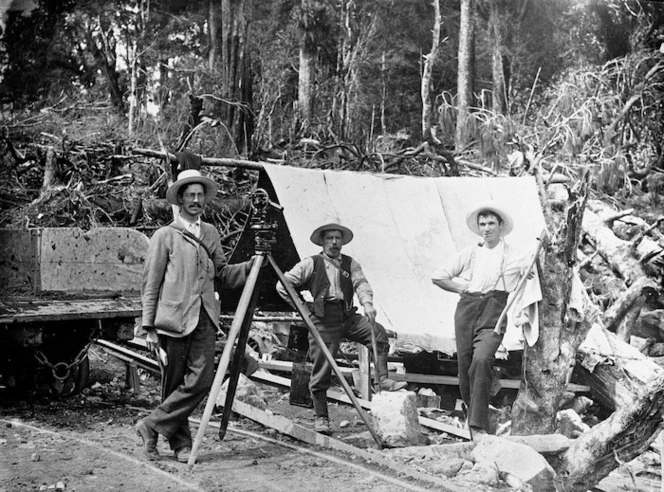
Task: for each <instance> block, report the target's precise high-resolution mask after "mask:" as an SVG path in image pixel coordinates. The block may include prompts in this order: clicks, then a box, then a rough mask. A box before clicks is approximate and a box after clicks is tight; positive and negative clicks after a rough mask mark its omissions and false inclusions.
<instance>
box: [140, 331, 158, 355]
mask: <svg viewBox="0 0 664 492" xmlns="http://www.w3.org/2000/svg"><path fill="white" fill-rule="evenodd" d="M143 329H144V330H145V331H146V332H147V335H146V336H145V343H146V344H147V347H148V350H149V351H150V352H154V351H155V350H157V349H158V348H159V335H157V330H155V329H154V326H144V327H143Z"/></svg>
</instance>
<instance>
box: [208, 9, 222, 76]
mask: <svg viewBox="0 0 664 492" xmlns="http://www.w3.org/2000/svg"><path fill="white" fill-rule="evenodd" d="M220 18H221V2H220V1H219V0H208V46H209V51H208V67H209V68H210V70H214V69H215V68H216V67H217V64H218V63H219V51H220V48H219V44H220V41H221V40H220V30H219V22H220V21H219V19H220Z"/></svg>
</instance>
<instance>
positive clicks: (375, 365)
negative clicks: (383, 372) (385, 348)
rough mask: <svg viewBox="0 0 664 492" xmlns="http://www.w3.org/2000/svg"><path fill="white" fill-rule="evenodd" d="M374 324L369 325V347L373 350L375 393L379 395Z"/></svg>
mask: <svg viewBox="0 0 664 492" xmlns="http://www.w3.org/2000/svg"><path fill="white" fill-rule="evenodd" d="M375 330H376V323H371V347H372V348H373V359H374V372H375V373H376V393H380V374H378V344H377V343H376V332H375Z"/></svg>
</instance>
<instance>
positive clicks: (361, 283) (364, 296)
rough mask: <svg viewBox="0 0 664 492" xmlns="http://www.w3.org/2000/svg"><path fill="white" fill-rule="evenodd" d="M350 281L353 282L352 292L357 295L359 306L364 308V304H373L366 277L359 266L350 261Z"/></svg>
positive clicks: (353, 260) (371, 291) (355, 262)
mask: <svg viewBox="0 0 664 492" xmlns="http://www.w3.org/2000/svg"><path fill="white" fill-rule="evenodd" d="M350 280H351V282H353V290H354V291H355V294H356V295H357V299H358V300H359V301H360V304H361V305H362V306H364V304H365V303H367V302H371V303H373V290H372V289H371V285H370V284H369V281H368V280H367V277H366V276H365V275H364V272H363V271H362V267H361V266H360V264H359V263H358V262H357V261H355V259H352V260H351V262H350Z"/></svg>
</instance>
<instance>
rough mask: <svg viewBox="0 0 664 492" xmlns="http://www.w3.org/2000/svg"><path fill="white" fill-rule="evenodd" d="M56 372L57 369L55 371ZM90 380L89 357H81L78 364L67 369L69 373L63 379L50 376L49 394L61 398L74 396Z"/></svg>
mask: <svg viewBox="0 0 664 492" xmlns="http://www.w3.org/2000/svg"><path fill="white" fill-rule="evenodd" d="M56 372H57V371H56ZM89 380H90V359H88V358H87V357H85V358H83V360H81V362H80V363H79V364H76V365H74V366H72V367H71V368H70V369H69V374H68V375H67V377H65V378H64V379H60V378H57V377H55V375H53V376H52V379H51V382H50V384H49V388H50V390H51V394H53V395H55V396H59V397H61V398H67V397H69V396H76V395H78V394H79V393H80V392H81V391H83V390H84V389H85V388H86V387H87V385H88V382H89Z"/></svg>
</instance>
